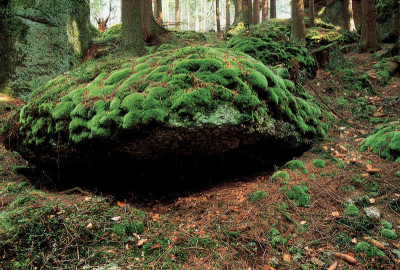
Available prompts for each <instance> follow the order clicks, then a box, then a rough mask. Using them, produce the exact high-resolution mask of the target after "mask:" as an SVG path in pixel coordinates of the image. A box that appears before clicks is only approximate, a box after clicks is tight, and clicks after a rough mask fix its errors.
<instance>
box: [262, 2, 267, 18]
mask: <svg viewBox="0 0 400 270" xmlns="http://www.w3.org/2000/svg"><path fill="white" fill-rule="evenodd" d="M261 17H262V21H263V22H265V21H267V20H268V0H262V4H261Z"/></svg>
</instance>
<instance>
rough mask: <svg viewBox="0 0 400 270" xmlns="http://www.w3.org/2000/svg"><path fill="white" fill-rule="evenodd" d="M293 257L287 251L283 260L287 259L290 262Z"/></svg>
mask: <svg viewBox="0 0 400 270" xmlns="http://www.w3.org/2000/svg"><path fill="white" fill-rule="evenodd" d="M291 258H292V257H291V256H290V254H287V253H285V254H283V260H284V261H285V262H290V259H291Z"/></svg>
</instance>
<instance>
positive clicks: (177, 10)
mask: <svg viewBox="0 0 400 270" xmlns="http://www.w3.org/2000/svg"><path fill="white" fill-rule="evenodd" d="M179 13H180V10H179V0H175V24H176V29H179V21H180V20H179Z"/></svg>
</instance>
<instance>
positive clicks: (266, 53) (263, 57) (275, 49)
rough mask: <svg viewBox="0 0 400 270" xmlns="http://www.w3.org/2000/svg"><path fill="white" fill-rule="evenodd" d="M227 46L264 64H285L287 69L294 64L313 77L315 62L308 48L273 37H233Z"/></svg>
mask: <svg viewBox="0 0 400 270" xmlns="http://www.w3.org/2000/svg"><path fill="white" fill-rule="evenodd" d="M227 46H228V48H232V49H233V50H235V51H239V52H243V53H246V54H248V55H251V56H252V57H254V58H256V59H257V60H260V61H261V62H262V63H263V64H264V65H269V66H275V65H278V64H285V65H286V66H288V67H289V69H291V70H292V69H294V66H296V67H299V68H300V69H303V70H305V71H306V73H307V75H308V76H310V77H312V78H313V77H315V74H316V71H317V64H316V62H315V60H314V58H313V57H312V56H311V54H310V53H309V52H308V50H307V49H306V48H305V47H303V46H301V45H297V44H294V43H291V42H287V41H274V40H273V39H271V38H269V37H267V38H263V39H261V38H258V37H245V36H236V37H233V38H232V39H231V40H230V41H229V42H228V44H227Z"/></svg>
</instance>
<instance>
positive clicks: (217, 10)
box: [215, 0, 221, 33]
mask: <svg viewBox="0 0 400 270" xmlns="http://www.w3.org/2000/svg"><path fill="white" fill-rule="evenodd" d="M215 18H216V20H217V33H219V32H221V20H220V18H219V0H215Z"/></svg>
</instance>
